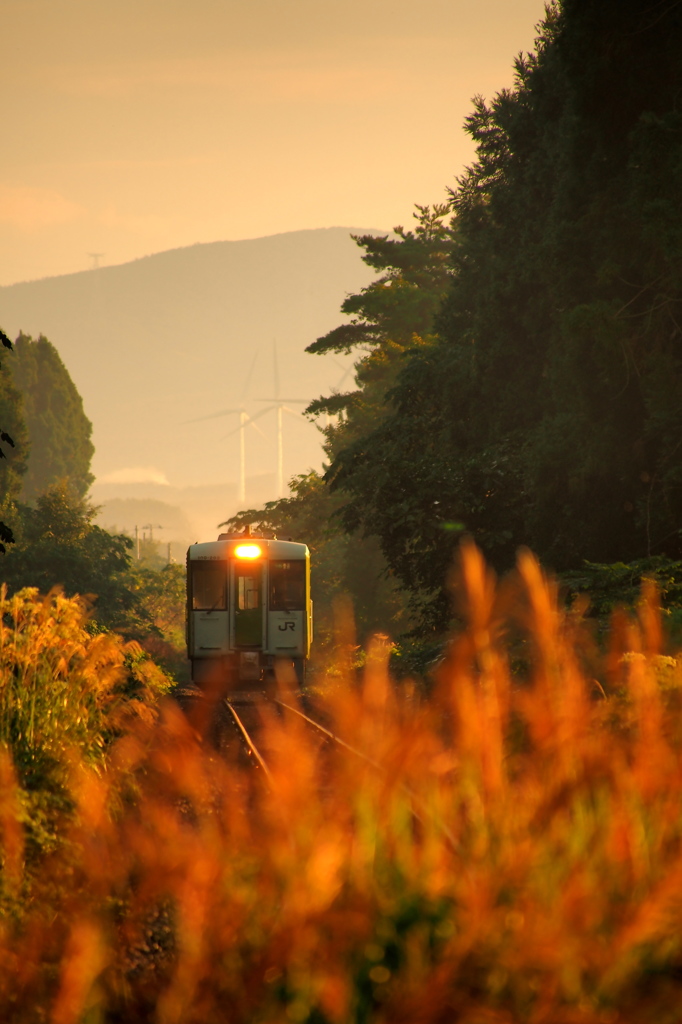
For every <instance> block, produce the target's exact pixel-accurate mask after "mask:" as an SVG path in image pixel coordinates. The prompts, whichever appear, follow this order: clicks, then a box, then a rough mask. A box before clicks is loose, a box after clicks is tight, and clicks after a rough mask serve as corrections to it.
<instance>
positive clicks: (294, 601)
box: [270, 559, 305, 612]
mask: <svg viewBox="0 0 682 1024" xmlns="http://www.w3.org/2000/svg"><path fill="white" fill-rule="evenodd" d="M304 608H305V562H304V561H303V560H302V559H299V560H298V561H295V562H271V563H270V611H273V612H296V611H302V610H303V609H304Z"/></svg>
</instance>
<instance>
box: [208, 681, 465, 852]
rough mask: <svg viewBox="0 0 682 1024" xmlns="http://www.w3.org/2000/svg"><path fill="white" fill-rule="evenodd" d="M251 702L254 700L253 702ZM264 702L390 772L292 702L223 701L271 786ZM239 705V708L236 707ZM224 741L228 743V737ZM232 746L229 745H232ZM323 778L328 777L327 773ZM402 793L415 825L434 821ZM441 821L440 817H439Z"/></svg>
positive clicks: (228, 720) (227, 719)
mask: <svg viewBox="0 0 682 1024" xmlns="http://www.w3.org/2000/svg"><path fill="white" fill-rule="evenodd" d="M249 698H250V699H249ZM262 702H264V703H265V704H268V703H269V704H273V705H275V706H277V707H278V708H280V709H282V710H283V711H284V712H285V713H288V714H291V715H294V716H296V717H297V718H299V719H300V720H302V721H304V722H305V723H306V725H307V726H308V728H310V729H312V730H313V731H314V732H315V733H316V734H317V735H318V736H319V737H320V738H321V739H323V740H324V741H325V743H327V744H329V745H330V746H333V747H338V748H340V749H341V750H343V751H345V752H346V753H348V754H349V755H352V756H353V757H356V758H359V759H360V760H362V761H364V762H365V763H366V764H367V765H369V766H371V768H372V769H373V770H374V771H376V772H378V773H379V774H382V775H383V774H385V773H386V768H385V767H384V765H382V764H380V763H379V762H378V761H376V760H375V759H374V758H372V757H370V756H369V755H368V754H365V753H364V752H363V751H362V750H358V748H357V747H354V746H353V745H352V744H350V743H348V742H346V740H343V739H342V738H341V737H340V736H337V735H336V734H335V733H334V732H332V731H331V730H330V729H327V728H326V726H324V725H322V724H321V723H320V722H317V721H316V720H315V719H314V718H311V717H310V715H307V714H305V712H303V711H301V709H300V708H297V707H296V706H295V705H294V704H292V703H290V702H289V701H285V700H281V699H280V698H278V697H273V698H265V696H264V695H262V694H253V695H248V698H247V699H244V698H242V699H235V698H234V697H233V698H232V699H225V700H223V701H221V704H222V706H223V727H224V726H225V725H226V724H231V725H232V726H233V728H234V731H235V732H236V735H237V738H238V742H239V744H240V746H241V750H242V751H243V753H244V756H245V757H246V758H247V759H248V763H249V764H250V765H252V766H253V767H254V768H257V769H258V770H259V771H261V772H262V774H263V778H264V780H265V782H266V783H267V784H268V785H270V784H271V782H272V773H271V771H270V769H269V767H268V763H267V761H268V755H267V751H265V750H263V747H262V744H261V743H260V739H259V733H260V729H261V723H262V720H261V714H260V707H261V704H262ZM235 705H236V706H235ZM222 739H225V737H224V735H223V737H222ZM228 742H229V741H228ZM322 774H323V775H324V774H325V772H324V769H323V773H322ZM320 782H321V785H322V788H323V789H324V788H325V782H324V780H323V779H320ZM402 789H403V790H404V792H405V794H406V795H407V796H408V797H409V798H410V802H411V804H412V814H413V817H414V819H415V822H423V821H424V819H425V818H433V816H434V812H433V809H432V808H428V807H426V806H425V805H424V803H423V801H422V799H421V798H420V797H419V795H418V794H417V793H415V792H414V791H413V790H412V789H411V788H410V787H409V786H407V785H405V784H403V786H402ZM438 817H439V816H438ZM439 826H440V828H441V829H442V831H443V833H444V835H445V837H446V838H447V840H448V842H449V843H450V844H451V846H452V848H453V849H457V848H458V844H457V841H456V839H455V837H454V836H453V835H452V834H451V832H450V830H449V829H448V827H447V825H446V823H445V822H444V821H442V820H439Z"/></svg>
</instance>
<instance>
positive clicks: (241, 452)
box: [238, 409, 249, 508]
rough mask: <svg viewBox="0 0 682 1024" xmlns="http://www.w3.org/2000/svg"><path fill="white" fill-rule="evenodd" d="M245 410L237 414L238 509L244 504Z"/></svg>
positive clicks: (246, 416) (246, 419) (246, 417)
mask: <svg viewBox="0 0 682 1024" xmlns="http://www.w3.org/2000/svg"><path fill="white" fill-rule="evenodd" d="M248 419H249V417H248V415H247V412H246V409H242V410H241V411H240V413H239V496H238V498H239V507H240V508H244V505H245V504H246V437H245V435H246V424H247V422H248Z"/></svg>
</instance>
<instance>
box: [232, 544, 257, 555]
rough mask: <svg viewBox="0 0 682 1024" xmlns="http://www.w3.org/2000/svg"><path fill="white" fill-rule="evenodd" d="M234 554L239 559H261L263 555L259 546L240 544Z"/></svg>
mask: <svg viewBox="0 0 682 1024" xmlns="http://www.w3.org/2000/svg"><path fill="white" fill-rule="evenodd" d="M234 553H235V555H236V556H237V558H260V556H261V555H262V554H263V552H262V551H261V549H260V548H259V547H258V545H257V544H240V545H239V547H238V548H235V552H234Z"/></svg>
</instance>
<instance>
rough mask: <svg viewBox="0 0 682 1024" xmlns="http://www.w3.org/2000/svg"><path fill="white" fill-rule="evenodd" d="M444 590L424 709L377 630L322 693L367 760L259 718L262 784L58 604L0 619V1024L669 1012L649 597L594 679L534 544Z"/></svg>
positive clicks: (670, 743) (671, 976) (680, 695)
mask: <svg viewBox="0 0 682 1024" xmlns="http://www.w3.org/2000/svg"><path fill="white" fill-rule="evenodd" d="M459 579H460V583H459V591H458V595H457V599H458V601H459V607H460V611H461V613H462V615H463V617H464V618H465V619H466V623H467V625H466V628H465V629H464V630H462V631H461V632H459V633H458V634H456V635H455V636H454V637H453V638H452V640H451V643H450V645H449V648H448V655H447V659H446V661H445V662H444V663H443V664H442V666H441V668H440V670H439V672H438V678H437V687H436V691H435V693H434V696H433V699H432V700H431V701H429V702H425V701H421V700H420V699H419V698H418V696H417V694H416V691H415V690H414V689H413V688H412V687H411V686H409V685H407V684H405V683H403V684H402V685H401V686H395V685H393V684H392V683H391V680H390V677H389V675H388V672H387V657H388V652H387V648H386V645H385V644H384V643H382V642H381V641H377V642H375V643H374V644H373V645H372V647H371V649H370V652H369V655H368V660H367V665H366V667H365V669H364V672H363V673H361V674H358V673H357V672H355V671H351V672H348V671H347V670H346V669H344V666H343V662H341V663H340V665H339V668H340V671H339V672H338V673H337V674H336V676H335V680H334V684H333V686H330V688H329V690H328V693H327V696H326V698H325V702H324V706H323V710H324V713H325V715H326V716H327V720H328V721H329V722H330V723H331V725H332V728H333V729H334V731H335V732H336V733H337V734H338V735H340V736H341V737H342V738H345V739H347V740H348V741H349V742H350V743H351V744H352V745H353V746H354V747H355V748H358V749H359V750H360V751H362V752H364V753H365V754H366V755H367V756H368V757H369V758H371V761H372V765H369V764H368V763H367V762H366V761H364V760H362V759H361V758H358V757H355V756H352V755H350V754H349V753H348V751H345V750H342V749H338V750H337V752H336V753H334V754H332V755H329V754H328V752H326V751H325V750H323V749H320V747H319V744H318V742H317V741H313V740H311V737H310V734H309V733H308V732H306V731H305V729H302V728H301V727H300V726H299V725H298V724H296V723H295V722H293V721H290V720H288V719H286V718H285V719H282V718H279V717H278V716H274V715H272V714H268V713H267V709H264V713H263V714H264V719H263V721H264V724H263V728H264V730H265V731H266V732H267V734H268V739H267V745H268V748H269V749H270V750H271V751H274V752H275V753H274V754H273V755H272V756H271V764H270V767H271V772H272V779H271V783H270V785H268V784H266V780H265V779H264V778H263V777H262V775H261V774H259V772H258V771H256V770H254V769H253V768H244V767H240V766H239V764H237V763H233V762H232V761H231V760H230V758H229V757H228V758H227V759H225V758H222V757H217V756H216V754H215V752H214V751H213V749H212V748H211V747H210V746H206V745H205V744H203V743H202V742H201V740H200V738H199V737H198V736H197V734H196V732H195V731H194V730H193V729H192V728H191V727H190V725H189V724H188V722H187V719H186V718H185V717H184V715H183V714H182V713H181V712H180V711H179V710H178V708H177V706H175V705H174V703H173V702H168V701H164V700H162V701H161V702H160V703H158V702H156V700H155V698H156V696H157V695H158V693H159V691H160V690H162V689H163V684H162V683H161V684H160V683H159V680H158V679H157V678H154V679H153V680H149V679H148V678H145V679H144V680H143V681H142V684H140V683H139V682H137V681H136V682H135V686H136V687H137V688H138V689H137V694H138V695H137V696H135V697H133V696H131V695H130V694H129V693H128V692H127V691H126V683H125V679H126V670H125V658H126V657H127V655H126V652H125V651H124V650H123V649H122V648H120V647H116V646H115V645H114V646H113V647H112V641H111V638H108V637H97V638H92V637H88V638H87V639H86V634H84V635H81V636H80V637H78V628H79V627H78V626H77V625H76V622H77V615H76V613H75V610H74V605H73V603H71V604H70V603H69V602H67V601H66V599H59V602H57V603H56V604H55V603H53V604H52V605H51V606H50V605H49V603H48V604H47V605H46V604H43V605H42V606H41V604H40V602H37V601H36V600H35V598H34V597H33V596H31V595H24V596H18V597H15V598H14V599H13V600H14V605H11V606H5V615H6V616H7V614H8V612H9V614H10V615H14V616H18V615H20V614H21V615H24V616H25V622H26V623H27V627H26V631H25V640H22V641H21V644H23V645H24V646H23V647H21V644H20V647H19V648H18V647H17V642H18V641H17V637H16V632H15V630H14V628H13V627H12V625H11V624H10V628H7V627H5V628H4V630H3V632H2V634H1V635H0V659H1V660H0V670H1V672H2V685H3V694H4V695H5V697H4V703H3V705H2V728H3V739H4V744H5V745H4V752H3V754H2V761H1V764H0V770H1V771H2V776H3V779H2V781H3V799H2V805H1V813H0V822H1V837H2V838H1V844H2V857H3V867H2V904H3V923H2V928H1V929H0V950H1V953H2V960H3V964H4V970H3V972H2V982H1V984H0V1014H1V1015H2V1017H3V1019H6V1020H12V1021H17V1022H18V1024H22V1022H24V1021H26V1022H28V1021H31V1022H33V1021H39V1020H50V1021H57V1022H59V1024H71V1022H73V1024H76V1022H85V1021H95V1020H97V1021H100V1022H108V1021H111V1022H113V1021H123V1020H125V1021H127V1022H133V1024H134V1022H145V1024H146V1022H148V1021H152V1020H156V1021H162V1022H167V1024H170V1022H178V1024H179V1022H182V1024H193V1022H196V1024H203V1022H205V1021H207V1020H211V1021H216V1022H219V1021H228V1020H229V1021H231V1022H240V1021H243V1022H244V1024H251V1022H253V1021H259V1020H262V1021H282V1022H285V1021H292V1020H294V1021H301V1022H310V1024H313V1022H314V1024H324V1022H330V1024H332V1022H339V1024H347V1022H382V1021H385V1022H391V1024H394V1022H396V1021H406V1022H407V1021H409V1022H413V1021H415V1020H419V1021H423V1022H425V1024H429V1022H433V1024H438V1022H442V1021H444V1020H458V1021H465V1022H469V1024H474V1022H480V1021H484V1020H485V1021H492V1022H500V1024H503V1022H504V1024H507V1022H522V1021H528V1022H535V1021H547V1022H550V1021H551V1022H552V1024H556V1022H566V1024H568V1022H571V1024H572V1022H578V1021H579V1022H581V1024H603V1022H604V1021H610V1022H627V1024H648V1022H651V1024H660V1022H661V1021H671V1022H672V1021H675V1020H678V1019H679V1014H678V1007H679V999H680V995H681V993H680V975H681V971H682V967H681V964H682V961H681V959H680V957H681V955H682V951H681V949H680V938H679V936H680V920H679V917H680V905H679V903H680V901H679V878H680V872H681V871H682V861H681V860H680V844H679V823H680V811H681V807H680V791H681V789H682V786H681V784H682V731H681V730H680V728H679V714H680V708H681V706H682V703H681V702H682V661H679V660H678V659H677V658H676V657H674V656H669V655H666V654H664V653H662V648H661V636H662V635H661V627H660V618H659V615H658V610H657V603H656V596H655V593H654V592H653V591H652V590H650V589H647V590H646V591H645V593H644V594H643V596H642V598H641V601H640V603H639V609H638V614H637V616H627V615H624V614H621V615H619V616H617V617H616V619H615V620H614V622H613V625H612V629H611V632H610V638H609V649H608V655H607V656H606V657H605V658H604V659H603V660H602V663H601V675H600V681H599V684H598V685H597V682H596V681H595V679H594V678H592V676H590V675H585V674H584V673H583V671H582V669H581V667H580V666H581V663H582V661H583V644H584V643H585V642H586V641H585V637H584V635H583V632H584V623H583V622H582V620H581V618H580V616H579V615H577V614H576V613H573V614H568V615H567V614H566V613H564V612H562V611H561V609H560V608H559V607H558V606H557V604H556V587H555V586H554V585H553V584H552V582H551V581H547V580H546V579H544V577H543V575H542V573H541V571H540V569H539V567H538V565H537V563H536V562H535V560H534V559H533V558H532V557H531V556H530V555H529V554H523V555H522V556H521V557H520V559H519V566H518V572H517V574H516V575H515V576H514V578H513V579H511V578H510V579H509V580H507V582H506V583H504V584H501V585H497V584H496V582H495V580H494V577H493V576H492V574H491V573H490V572H489V571H488V570H486V568H485V565H484V563H483V559H482V557H481V556H480V553H479V552H478V551H477V550H476V549H475V548H474V547H473V546H472V545H467V546H465V548H464V550H463V561H462V570H461V572H460V576H459ZM60 602H61V603H60ZM12 609H14V611H12ZM6 621H7V619H6ZM14 621H16V618H15V620H14ZM50 630H52V631H53V634H52V637H53V639H52V642H48V644H47V645H46V644H45V642H44V641H45V638H46V637H49V635H50ZM509 630H513V631H515V632H518V631H521V632H523V634H524V636H525V638H526V642H527V644H528V645H529V649H530V650H532V657H531V659H530V662H529V664H530V669H529V671H528V673H527V675H526V676H525V677H524V678H522V679H521V678H519V677H518V676H515V675H513V674H512V673H511V672H510V668H509V661H508V656H507V651H506V640H505V637H506V635H507V633H508V631H509ZM57 636H58V637H59V639H58V643H57V644H56V645H55V643H54V638H55V637H57ZM39 637H42V639H41V640H39ZM71 638H75V639H77V640H78V642H77V643H76V645H75V646H70V642H71ZM88 644H89V645H90V646H88ZM79 645H80V646H79ZM55 647H56V651H55V653H54V654H51V653H50V654H47V655H45V657H46V659H47V660H45V661H44V663H43V662H41V660H40V659H41V657H44V655H42V654H39V653H38V652H39V651H50V650H55ZM24 649H27V652H28V656H26V654H25V653H24ZM59 657H61V659H62V661H61V662H60V661H59ZM43 664H44V668H45V676H44V680H45V683H46V685H47V687H48V688H51V689H50V690H49V692H50V693H51V694H53V696H57V697H59V699H58V700H57V701H48V700H45V701H44V703H43V708H44V709H45V710H44V711H43V712H42V713H41V714H40V715H37V716H36V717H35V718H33V719H32V718H31V715H30V708H29V706H28V705H27V704H26V705H25V704H22V705H21V707H20V708H18V707H17V705H16V699H15V701H14V703H13V702H12V700H11V699H10V694H11V693H14V694H15V695H16V694H17V692H18V691H17V688H16V678H17V676H16V670H17V666H18V665H21V666H22V669H21V671H22V672H24V674H25V677H26V678H27V679H28V680H33V679H35V683H36V684H38V683H39V680H40V678H41V677H40V671H41V669H40V666H41V665H43ZM26 665H28V666H36V667H35V668H33V667H29V669H28V671H27V669H26V668H25V666H26ZM45 683H43V685H45ZM55 688H56V689H58V690H59V693H58V694H57V692H56V689H55ZM23 692H24V691H23V690H22V693H23ZM28 692H30V693H32V694H42V692H43V686H42V685H35V686H33V684H31V686H30V687H29V690H28ZM143 693H144V696H142V694H143ZM117 694H118V696H117ZM62 696H65V697H67V699H68V701H69V702H70V703H69V706H68V714H67V713H66V708H65V712H64V713H62V711H61V709H59V705H60V704H61V701H62ZM42 699H43V697H42V696H41V700H42ZM137 704H139V707H138V706H136V705H137ZM76 705H78V708H79V709H80V711H81V717H80V719H78V718H76V717H74V714H73V710H74V708H75V707H76ZM50 708H53V709H57V710H56V714H57V715H58V721H52V716H51V715H50V714H49V709H50ZM319 710H322V708H318V711H319ZM77 722H78V723H79V724H78V725H77V724H76V723H77ZM58 731H60V732H61V736H60V739H59V741H58V742H57V744H56V747H51V746H50V738H51V737H53V736H55V735H56V733H57V732H58ZM29 735H30V737H31V740H30V742H29V739H28V737H29ZM38 758H42V762H41V763H46V764H48V765H49V766H50V768H49V771H47V770H46V769H43V770H42V773H36V772H35V771H33V769H32V768H31V765H33V764H34V763H35V761H36V759H38ZM322 773H324V785H320V780H321V777H322ZM55 794H57V797H55ZM43 808H47V811H45V810H43ZM45 821H47V822H48V825H47V826H46V825H44V824H43V822H45ZM54 821H58V825H59V830H58V840H57V839H53V838H52V833H50V832H49V828H54V826H53V824H52V823H53V822H54Z"/></svg>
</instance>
